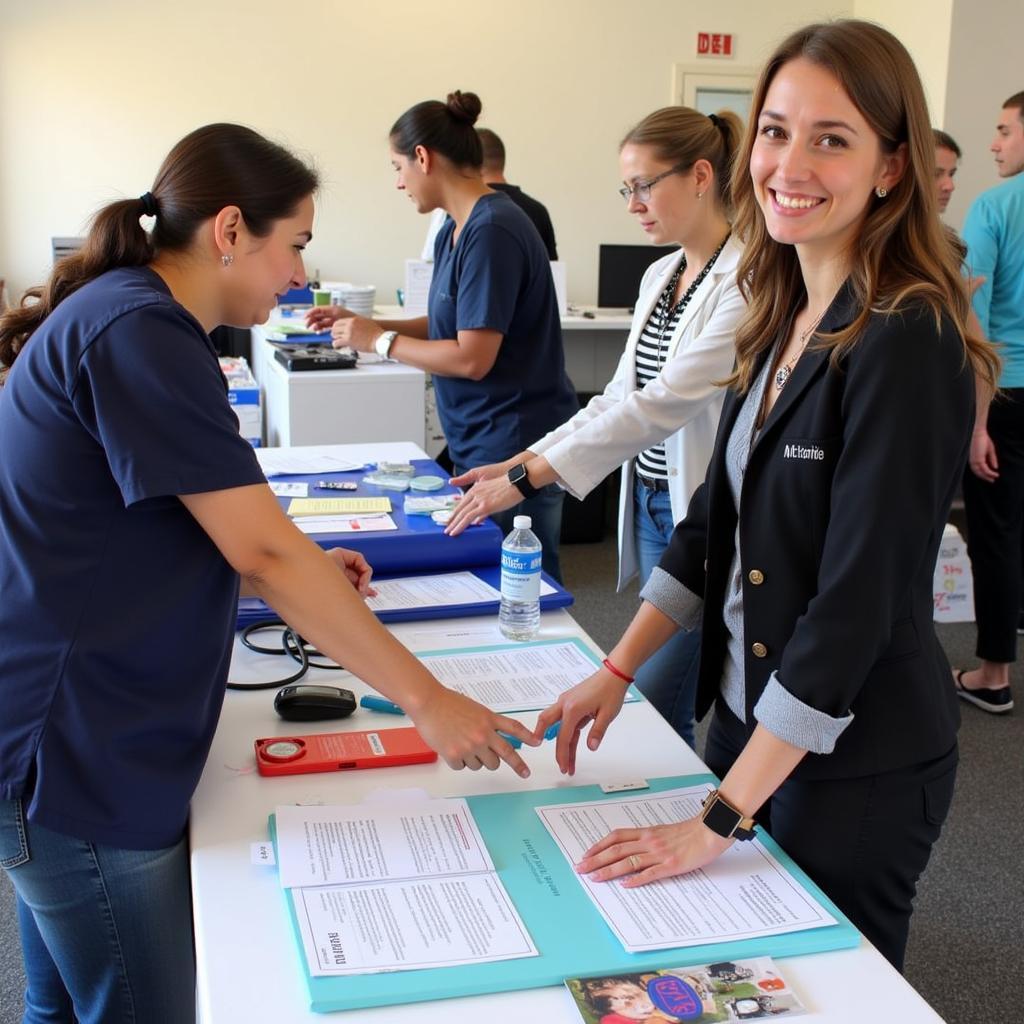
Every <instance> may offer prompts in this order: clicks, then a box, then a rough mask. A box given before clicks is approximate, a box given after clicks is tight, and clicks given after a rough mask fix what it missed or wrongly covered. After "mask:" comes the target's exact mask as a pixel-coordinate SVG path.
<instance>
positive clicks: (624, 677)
mask: <svg viewBox="0 0 1024 1024" xmlns="http://www.w3.org/2000/svg"><path fill="white" fill-rule="evenodd" d="M601 664H602V665H604V667H605V668H606V669H608V671H609V672H611V674H612V675H613V676H618V677H619V679H621V680H622V681H623V682H624V683H631V682H633V677H632V676H627V675H626V673H625V672H623V671H622V669H619V668H616V667H615V666H614V665H613V664H612V663H611V662H610V661H609V660H608V659H607V658H605V659H604V661H602V662H601Z"/></svg>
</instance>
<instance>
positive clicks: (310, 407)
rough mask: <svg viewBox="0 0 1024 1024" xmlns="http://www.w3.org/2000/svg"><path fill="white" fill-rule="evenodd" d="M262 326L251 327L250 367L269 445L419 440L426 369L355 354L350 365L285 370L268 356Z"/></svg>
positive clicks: (271, 349)
mask: <svg viewBox="0 0 1024 1024" xmlns="http://www.w3.org/2000/svg"><path fill="white" fill-rule="evenodd" d="M273 353H274V346H273V345H272V344H271V342H269V341H268V340H267V334H266V331H265V330H264V328H262V327H254V328H253V330H252V370H253V376H254V377H255V378H256V380H257V381H259V384H260V388H261V390H262V392H263V405H264V431H265V434H266V438H265V440H266V443H267V444H268V445H270V446H278V445H280V446H282V447H294V446H296V445H306V444H338V443H340V442H360V441H413V442H415V443H416V444H418V445H420V446H422V444H423V438H424V422H425V418H426V413H425V402H426V398H425V396H426V374H425V373H424V372H423V371H422V370H417V369H416V368H415V367H412V366H403V365H402V364H401V363H393V362H381V361H376V357H375V356H374V357H371V358H372V360H373V361H365V362H364V361H362V360H360V363H359V365H358V366H357V367H356V368H355V369H352V370H306V371H301V372H298V373H291V372H289V371H288V370H286V369H285V367H284V366H282V365H281V363H279V362H278V361H277V360H276V359H274V355H273Z"/></svg>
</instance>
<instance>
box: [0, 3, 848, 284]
mask: <svg viewBox="0 0 1024 1024" xmlns="http://www.w3.org/2000/svg"><path fill="white" fill-rule="evenodd" d="M474 10H475V11H476V12H478V13H477V15H476V16H475V17H468V16H467V12H471V11H474ZM849 10H850V6H849V4H845V5H844V3H843V2H842V0H836V2H835V3H832V2H831V0H824V2H823V0H789V2H787V3H786V5H785V7H784V8H783V10H782V12H781V13H780V10H779V8H766V7H765V6H764V4H763V3H761V2H759V0H721V2H719V3H716V4H715V5H714V7H713V8H712V9H708V8H706V7H703V6H700V5H695V4H681V3H679V2H678V0H644V3H643V4H641V5H629V4H625V5H624V4H623V3H622V2H621V0H516V2H515V3H512V4H509V5H506V6H505V7H504V8H493V9H491V10H490V11H488V10H487V9H486V8H483V7H479V6H478V7H476V8H473V7H471V6H468V5H467V4H466V3H464V2H461V0H460V2H456V0H431V2H429V3H424V2H422V0H390V2H388V3H383V4H375V5H371V4H367V3H363V2H359V3H357V2H354V0H335V2H328V0H311V2H307V3H304V4H302V5H292V6H288V5H283V4H281V3H279V2H276V0H275V2H273V3H271V2H269V0H247V2H239V0H177V2H176V3H174V4H159V5H158V4H156V3H153V2H152V0H149V2H147V0H141V2H139V0H135V2H129V0H88V2H82V0H32V2H31V3H30V2H25V0H0V277H2V276H5V275H6V277H7V278H8V280H9V282H10V283H11V284H12V285H13V288H12V292H13V291H15V290H18V289H21V288H23V287H25V286H27V285H29V284H31V283H34V282H36V281H38V280H39V279H40V278H41V276H42V275H43V274H44V273H45V272H46V270H47V267H48V265H49V252H50V250H49V244H50V243H49V238H50V236H51V235H61V234H76V233H79V232H80V230H81V229H82V228H83V225H84V223H85V221H86V220H87V219H88V217H89V215H90V213H91V212H92V211H93V210H95V209H96V207H97V206H99V205H101V204H102V203H103V202H105V201H107V200H109V199H111V198H114V197H116V196H120V195H138V194H140V193H141V192H143V191H144V190H145V189H146V188H147V187H148V186H149V184H150V182H151V180H152V177H153V174H154V173H155V171H156V168H157V165H158V164H159V161H160V159H161V158H162V157H163V155H164V153H165V152H166V151H167V149H168V148H169V147H170V145H171V144H172V143H173V142H174V141H175V140H176V139H177V138H179V137H180V136H181V135H183V134H184V133H185V132H187V131H189V130H190V129H191V128H194V127H196V126H197V125H199V124H201V123H204V122H207V121H211V120H236V121H242V122H245V123H247V124H250V125H252V126H254V127H256V128H258V129H259V130H261V131H264V132H266V133H268V134H270V135H272V136H273V137H275V138H277V139H280V140H282V141H284V142H286V143H287V144H289V145H291V146H293V147H295V148H297V149H298V150H300V151H302V152H305V153H307V154H310V155H311V156H312V157H313V158H314V159H315V161H316V163H317V164H318V165H319V167H320V168H321V170H322V171H323V173H324V177H325V181H326V187H325V189H324V193H323V196H322V199H321V203H320V208H319V211H318V215H317V223H316V227H315V230H316V239H315V240H314V242H313V244H312V246H310V249H309V251H308V255H309V259H308V266H309V267H310V268H311V269H312V268H317V267H318V268H319V269H320V271H321V273H322V274H323V276H324V277H329V278H342V279H348V280H355V281H359V282H365V283H373V284H376V285H377V286H378V289H379V290H380V293H381V295H382V296H383V297H384V298H385V299H388V298H390V297H391V296H393V295H394V289H395V287H396V286H397V285H399V284H400V283H401V272H402V260H403V259H404V258H405V257H406V256H413V255H418V253H419V250H420V247H421V244H422V240H423V235H424V232H425V228H426V219H425V218H422V217H418V216H417V215H416V214H415V213H414V212H413V210H412V209H411V208H410V206H409V204H408V201H407V200H405V199H403V198H402V197H400V196H399V195H398V193H396V192H395V190H394V188H393V180H392V174H391V171H390V167H389V165H388V161H387V131H388V128H389V127H390V126H391V124H392V122H393V121H394V119H395V118H396V117H397V116H398V115H399V114H400V113H401V112H402V111H403V110H404V109H406V108H407V107H408V106H409V105H411V104H412V103H414V102H416V101H418V100H421V99H427V98H431V97H443V96H444V94H445V93H446V92H447V91H448V90H450V89H452V88H456V87H458V88H463V89H467V88H468V89H474V90H475V91H477V92H478V93H479V94H480V96H481V97H482V99H483V101H484V117H483V119H482V120H481V124H487V125H489V126H491V127H493V128H495V129H496V130H497V131H498V132H499V133H500V134H501V135H502V136H503V138H504V140H505V142H506V145H507V147H508V151H509V165H508V174H509V179H510V180H511V181H513V182H515V183H517V184H519V185H522V186H523V187H524V188H525V189H526V190H527V191H529V192H531V193H533V194H535V195H536V196H538V197H540V198H541V199H542V200H543V201H544V202H545V203H546V204H547V205H548V207H549V209H550V211H551V214H552V217H553V219H554V222H555V229H556V232H557V234H558V242H559V249H560V252H561V255H562V257H563V259H565V261H566V262H567V264H568V270H569V295H570V298H571V299H573V300H574V301H578V302H593V301H594V299H595V292H596V287H597V247H598V244H599V243H601V242H638V243H639V242H642V241H643V237H642V234H641V232H640V231H639V229H637V227H636V226H635V225H634V224H633V223H632V222H631V221H630V218H629V217H628V216H627V215H626V214H625V212H624V210H623V208H622V203H621V201H620V200H619V197H618V196H617V195H616V193H615V189H616V187H617V185H618V174H617V162H616V147H617V143H618V140H619V138H620V137H621V135H622V133H623V132H624V131H625V130H626V129H627V128H628V127H629V126H630V125H631V124H632V123H634V122H635V121H636V120H638V119H639V118H640V117H642V116H643V115H644V114H646V113H648V112H649V111H650V110H653V109H654V108H656V107H659V106H662V105H664V104H666V103H667V102H669V101H670V98H671V89H672V65H673V63H676V62H693V61H694V60H695V59H696V58H695V47H696V34H697V32H698V31H700V30H710V31H723V32H729V31H731V32H734V33H736V43H737V46H736V55H735V58H734V61H733V63H734V64H736V65H756V64H757V63H758V62H759V61H760V60H761V59H762V58H763V57H764V56H765V54H766V51H767V50H768V48H769V47H770V46H771V45H772V44H773V43H774V42H775V41H777V39H778V38H779V37H781V36H782V35H783V34H784V33H786V32H787V31H789V30H790V29H792V28H794V27H796V26H797V25H799V24H801V23H803V22H806V21H809V20H812V19H816V18H821V17H824V16H827V15H829V14H833V15H834V14H842V13H844V11H845V12H848V11H849ZM727 63H728V62H725V61H718V62H713V61H709V64H711V65H712V66H721V65H723V64H727Z"/></svg>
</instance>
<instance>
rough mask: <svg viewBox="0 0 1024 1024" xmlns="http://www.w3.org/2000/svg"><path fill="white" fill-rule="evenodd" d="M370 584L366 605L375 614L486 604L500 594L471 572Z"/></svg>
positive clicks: (412, 577)
mask: <svg viewBox="0 0 1024 1024" xmlns="http://www.w3.org/2000/svg"><path fill="white" fill-rule="evenodd" d="M373 585H374V587H375V588H376V590H377V596H376V597H371V598H369V599H368V600H367V602H366V603H367V605H368V606H369V608H370V610H371V611H375V612H390V611H394V610H396V609H398V608H439V607H443V606H446V605H456V604H487V603H489V602H492V601H498V600H500V599H501V594H500V593H499V592H498V591H497V590H495V589H494V587H492V586H491V585H490V584H489V583H485V582H484V581H483V580H482V579H480V577H479V576H474V575H473V573H471V572H448V573H441V574H439V575H437V576H409V577H407V578H403V579H396V580H376V581H375V582H374V584H373Z"/></svg>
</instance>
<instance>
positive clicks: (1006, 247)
mask: <svg viewBox="0 0 1024 1024" xmlns="http://www.w3.org/2000/svg"><path fill="white" fill-rule="evenodd" d="M990 149H991V151H992V153H993V154H994V155H995V163H996V170H997V172H998V174H999V176H1000V177H1001V178H1006V179H1007V180H1006V181H1005V182H1003V183H1002V184H1001V185H997V186H996V187H995V188H991V189H989V190H988V191H986V192H982V194H981V195H980V196H978V197H977V199H975V200H974V202H973V203H972V204H971V206H970V209H969V210H968V211H967V218H966V220H965V221H964V229H963V240H964V243H965V244H966V246H967V261H966V262H967V266H968V268H969V272H970V274H971V275H972V277H973V278H974V279H975V280H976V281H978V282H979V286H978V287H977V288H976V290H975V292H974V299H973V303H974V311H975V312H976V313H977V315H978V320H979V321H980V322H981V327H982V330H983V331H984V332H985V336H986V337H988V338H990V339H991V340H992V342H993V343H994V344H995V345H997V346H998V347H999V351H1000V355H1001V356H1002V358H1003V372H1002V376H1000V378H999V394H998V395H997V396H996V397H995V399H993V400H992V401H991V402H990V401H989V400H988V396H987V395H986V396H983V397H982V400H980V401H979V403H978V410H977V419H976V422H975V426H974V437H973V440H972V441H971V456H970V466H969V468H968V470H967V471H966V472H965V473H964V482H963V486H964V511H965V512H966V516H967V550H968V554H969V555H970V557H971V571H972V573H973V576H974V617H975V621H976V622H977V624H978V642H977V647H976V654H977V656H978V659H979V661H980V664H979V665H978V667H977V668H974V669H957V670H955V672H954V679H955V682H956V691H957V693H958V694H959V695H960V697H961V698H962V699H963V700H965V701H967V702H968V703H970V704H973V705H974V706H975V707H978V708H981V709H982V710H983V711H988V712H991V713H993V714H1005V713H1006V712H1008V711H1010V710H1012V708H1013V693H1012V691H1011V689H1010V665H1011V664H1012V663H1013V662H1014V661H1016V659H1017V626H1018V623H1019V617H1020V609H1021V603H1022V598H1024V594H1022V581H1021V565H1022V559H1024V552H1022V533H1024V173H1022V172H1024V92H1019V93H1015V94H1014V95H1013V96H1011V97H1010V98H1009V99H1008V100H1007V101H1006V102H1005V103H1004V104H1003V109H1002V111H1001V112H1000V116H999V122H998V124H997V125H996V135H995V138H994V139H993V141H992V145H991V146H990Z"/></svg>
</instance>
